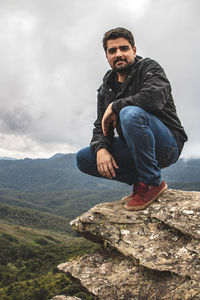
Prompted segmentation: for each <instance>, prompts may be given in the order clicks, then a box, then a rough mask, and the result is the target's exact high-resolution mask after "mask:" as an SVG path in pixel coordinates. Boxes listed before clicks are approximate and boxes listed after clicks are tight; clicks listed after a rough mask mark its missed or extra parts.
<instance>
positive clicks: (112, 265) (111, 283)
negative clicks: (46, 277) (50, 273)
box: [58, 250, 200, 300]
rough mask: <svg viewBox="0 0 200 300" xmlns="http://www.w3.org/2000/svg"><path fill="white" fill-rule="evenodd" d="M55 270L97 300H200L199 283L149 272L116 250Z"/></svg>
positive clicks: (97, 253) (172, 275)
mask: <svg viewBox="0 0 200 300" xmlns="http://www.w3.org/2000/svg"><path fill="white" fill-rule="evenodd" d="M58 269H59V270H62V271H63V272H65V273H67V274H70V275H71V276H73V277H74V278H76V279H77V278H78V279H79V280H80V283H81V284H82V286H84V287H85V288H87V290H88V291H89V292H91V293H92V294H93V295H95V296H97V297H98V299H103V300H134V299H148V300H150V299H152V300H153V299H154V300H155V299H157V300H163V299H168V300H169V299H171V300H176V299H177V300H178V299H179V300H180V299H182V300H183V299H188V300H189V299H200V298H195V295H196V297H197V295H198V296H199V297H200V289H199V282H198V281H195V280H190V279H189V278H186V277H180V276H178V275H176V274H171V273H168V272H155V271H149V270H148V269H145V268H142V267H140V266H136V265H135V264H134V262H133V260H132V259H130V258H125V257H124V256H123V255H121V254H119V253H117V252H115V251H112V253H109V252H107V251H105V250H104V251H100V250H99V251H96V252H95V253H93V254H92V255H86V256H83V257H82V258H81V259H80V260H77V261H72V262H68V263H63V264H60V265H59V266H58ZM183 294H184V297H185V298H183V297H182V295H183ZM180 295H181V297H182V298H180ZM192 297H194V298H192Z"/></svg>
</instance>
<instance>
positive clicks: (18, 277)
mask: <svg viewBox="0 0 200 300" xmlns="http://www.w3.org/2000/svg"><path fill="white" fill-rule="evenodd" d="M163 177H164V179H165V180H166V181H167V183H168V185H169V187H171V188H177V189H183V190H197V191H199V190H200V159H195V160H188V161H185V160H183V159H180V160H179V161H178V162H177V163H176V164H175V165H172V166H171V167H169V168H166V169H164V170H163ZM130 190H131V187H129V186H127V185H125V184H120V183H118V182H115V181H112V180H105V179H101V178H93V177H90V176H87V175H85V174H82V173H81V172H80V171H79V170H78V169H77V167H76V165H75V154H66V155H55V156H54V157H52V158H50V159H35V160H32V159H24V160H6V159H4V160H1V159H0V219H1V223H0V248H1V251H0V299H2V300H18V299H19V300H29V299H31V300H32V299H33V300H46V299H50V297H52V296H53V295H56V294H58V293H62V294H65V295H76V296H77V297H78V296H79V297H80V298H81V299H83V300H84V299H85V300H86V299H88V300H89V299H91V300H92V299H93V297H92V296H89V295H88V294H86V293H85V292H84V291H83V290H82V289H81V287H80V286H79V285H77V284H75V283H73V282H72V281H71V280H70V279H69V278H67V277H66V276H65V275H63V274H61V273H59V272H57V269H56V265H57V264H58V263H60V262H63V261H67V260H69V259H71V258H72V257H74V256H77V255H83V254H84V253H87V252H88V251H92V250H93V249H94V248H96V247H98V246H97V245H95V244H92V243H89V242H88V241H86V240H84V239H82V238H80V237H78V236H77V235H75V234H74V232H73V231H72V230H71V228H70V225H69V223H70V221H71V220H72V219H73V218H75V217H76V216H78V215H80V214H82V213H83V212H86V211H87V210H88V209H90V208H91V207H92V206H94V205H95V204H97V203H100V202H107V201H109V202H110V201H115V200H119V199H120V198H121V196H123V195H125V194H126V193H127V192H129V191H130Z"/></svg>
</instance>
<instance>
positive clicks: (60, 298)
mask: <svg viewBox="0 0 200 300" xmlns="http://www.w3.org/2000/svg"><path fill="white" fill-rule="evenodd" d="M51 300H81V299H80V298H77V297H71V296H65V295H58V296H55V297H53V298H52V299H51Z"/></svg>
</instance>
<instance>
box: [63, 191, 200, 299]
mask: <svg viewBox="0 0 200 300" xmlns="http://www.w3.org/2000/svg"><path fill="white" fill-rule="evenodd" d="M199 217H200V193H198V192H184V191H176V190H168V191H167V192H165V193H164V195H162V196H161V197H160V198H159V199H158V200H157V201H155V202H154V203H153V204H152V205H151V206H150V207H149V208H147V209H146V210H144V211H138V212H132V211H127V210H125V209H124V208H123V204H122V202H121V201H117V202H112V203H108V202H107V203H102V204H99V205H96V206H95V207H93V208H92V209H90V210H89V211H88V212H86V213H85V214H83V215H82V216H80V217H78V218H76V219H75V220H74V221H72V222H71V225H72V227H73V229H74V230H76V231H77V232H79V233H80V234H81V235H83V236H85V237H86V238H88V239H91V240H93V241H97V242H101V243H102V244H103V245H104V246H109V249H115V251H117V252H118V254H116V253H115V251H114V250H110V256H109V255H108V254H105V253H99V252H97V253H95V254H94V255H91V256H85V257H83V258H82V259H81V260H80V261H73V262H68V263H66V264H61V265H59V269H60V270H63V271H64V272H67V273H70V274H71V275H72V276H73V277H74V278H76V279H79V280H80V282H81V284H82V285H83V286H84V287H86V288H87V289H88V291H90V292H91V293H93V294H94V295H96V296H98V297H99V299H113V300H114V299H124V300H128V299H200V286H199V280H200V225H199ZM114 253H115V254H114ZM119 253H120V254H119ZM163 278H164V279H163ZM197 283H198V284H197ZM161 290H163V292H161ZM128 295H130V296H128ZM141 295H142V296H141ZM106 297H107V298H106ZM141 297H143V298H141ZM144 297H147V298H144ZM170 297H171V298H170ZM180 297H181V298H180Z"/></svg>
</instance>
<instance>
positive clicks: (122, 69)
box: [113, 59, 133, 74]
mask: <svg viewBox="0 0 200 300" xmlns="http://www.w3.org/2000/svg"><path fill="white" fill-rule="evenodd" d="M118 61H125V62H126V64H125V65H123V66H119V67H117V66H116V63H117V62H118ZM132 65H133V62H127V60H125V59H116V61H115V62H114V67H113V70H114V71H116V72H117V73H121V74H124V73H127V72H129V71H130V69H131V67H132Z"/></svg>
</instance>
